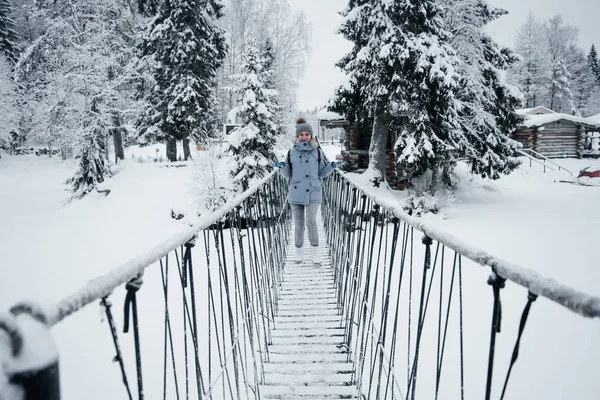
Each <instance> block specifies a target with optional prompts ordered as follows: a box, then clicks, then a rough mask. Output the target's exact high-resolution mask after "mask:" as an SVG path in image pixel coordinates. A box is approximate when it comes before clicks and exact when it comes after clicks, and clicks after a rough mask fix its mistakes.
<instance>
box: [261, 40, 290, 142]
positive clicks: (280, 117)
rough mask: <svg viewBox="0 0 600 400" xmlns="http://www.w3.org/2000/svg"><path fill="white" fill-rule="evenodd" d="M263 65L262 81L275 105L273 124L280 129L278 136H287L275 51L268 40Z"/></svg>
mask: <svg viewBox="0 0 600 400" xmlns="http://www.w3.org/2000/svg"><path fill="white" fill-rule="evenodd" d="M260 59H261V64H262V73H261V76H262V80H263V82H264V88H265V89H267V90H270V102H271V103H272V104H273V107H272V109H273V111H272V114H273V122H274V123H275V125H276V126H277V128H278V131H277V134H278V135H283V134H285V125H286V124H285V118H286V116H287V115H286V113H285V112H283V106H282V105H281V103H280V98H279V91H278V90H277V81H276V79H275V78H276V76H275V62H276V58H275V49H274V48H273V42H272V41H271V40H270V39H267V40H266V42H265V45H264V47H263V49H262V51H261V54H260Z"/></svg>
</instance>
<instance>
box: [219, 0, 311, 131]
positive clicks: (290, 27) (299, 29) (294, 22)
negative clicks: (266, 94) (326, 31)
mask: <svg viewBox="0 0 600 400" xmlns="http://www.w3.org/2000/svg"><path fill="white" fill-rule="evenodd" d="M224 3H225V16H224V18H222V20H221V26H222V27H223V29H225V31H226V32H227V38H228V44H229V51H228V53H227V57H226V59H225V62H224V65H223V68H222V69H221V71H220V74H219V87H220V88H221V90H220V91H219V101H220V112H221V116H222V119H223V120H226V118H227V115H228V113H229V112H230V111H231V109H233V108H234V107H235V106H237V105H238V103H237V99H236V97H235V94H234V93H232V92H231V91H230V90H227V88H229V87H231V86H233V82H232V81H231V77H232V76H235V75H237V74H239V73H241V67H242V57H243V54H244V52H245V47H246V43H247V41H248V38H249V37H250V36H254V37H255V38H256V41H257V43H259V47H262V46H263V45H264V44H265V43H266V42H267V41H269V42H270V43H271V45H272V53H273V58H274V60H273V68H272V70H273V73H272V79H273V86H270V85H267V87H273V88H274V89H276V90H277V92H278V93H279V95H278V99H279V100H278V103H279V105H281V106H282V111H281V113H280V115H281V120H282V121H285V122H286V124H284V125H285V128H286V129H287V131H291V132H293V129H294V116H295V115H296V112H297V110H296V97H297V96H296V93H297V89H298V81H299V79H300V77H301V76H302V72H303V71H304V68H305V65H306V61H307V55H308V46H309V42H310V31H311V29H310V25H309V23H308V22H307V20H306V16H305V15H304V13H303V12H301V11H298V10H294V9H293V8H292V7H291V6H290V2H289V1H288V0H224Z"/></svg>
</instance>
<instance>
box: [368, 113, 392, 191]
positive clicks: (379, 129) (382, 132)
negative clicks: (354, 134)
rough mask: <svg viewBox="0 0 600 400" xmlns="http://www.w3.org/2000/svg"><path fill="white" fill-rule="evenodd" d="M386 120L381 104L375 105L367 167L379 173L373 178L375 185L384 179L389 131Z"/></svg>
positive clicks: (387, 119) (386, 116) (387, 120)
mask: <svg viewBox="0 0 600 400" xmlns="http://www.w3.org/2000/svg"><path fill="white" fill-rule="evenodd" d="M388 122H389V118H388V115H387V114H386V113H385V111H384V110H383V106H381V107H377V111H376V114H375V120H374V122H373V135H372V136H371V145H370V147H369V169H372V170H375V171H376V172H378V173H379V177H375V178H374V179H373V184H374V185H375V186H377V187H378V186H379V184H380V183H381V182H384V181H385V173H386V172H385V148H386V145H387V139H388V133H389V127H388Z"/></svg>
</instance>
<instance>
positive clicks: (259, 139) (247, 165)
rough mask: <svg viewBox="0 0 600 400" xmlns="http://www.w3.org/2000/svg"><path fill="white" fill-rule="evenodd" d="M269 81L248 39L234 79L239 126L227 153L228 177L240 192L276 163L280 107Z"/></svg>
mask: <svg viewBox="0 0 600 400" xmlns="http://www.w3.org/2000/svg"><path fill="white" fill-rule="evenodd" d="M267 72H268V71H267ZM268 77H269V75H268V74H265V70H264V68H263V64H262V60H261V57H260V53H259V50H258V48H257V46H256V41H255V40H254V39H253V38H251V39H250V40H249V41H248V43H247V45H246V51H245V53H244V55H243V60H242V73H241V74H239V75H237V76H235V77H233V80H234V82H235V83H236V85H235V93H236V94H237V96H238V100H239V101H240V105H239V107H238V110H237V115H238V118H239V119H240V120H241V123H242V126H241V127H240V128H238V129H236V130H235V131H234V132H233V133H232V134H231V136H230V138H229V144H230V146H229V152H230V153H231V154H232V155H233V162H232V164H233V165H232V167H231V176H232V177H233V181H234V183H235V184H236V186H237V187H238V188H241V190H242V191H245V190H247V189H248V187H249V185H250V181H251V180H253V179H256V178H261V177H263V176H265V175H266V174H267V172H268V166H269V165H270V164H271V163H272V162H274V161H276V160H277V156H276V154H275V152H274V145H275V142H276V139H277V135H278V134H279V132H280V126H279V125H278V123H277V114H278V113H279V112H280V107H279V106H278V105H277V104H276V103H274V102H273V99H274V98H275V96H276V95H277V92H276V91H275V90H274V89H269V88H266V87H265V82H266V81H268Z"/></svg>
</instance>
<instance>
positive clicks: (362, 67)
mask: <svg viewBox="0 0 600 400" xmlns="http://www.w3.org/2000/svg"><path fill="white" fill-rule="evenodd" d="M440 11H441V9H440V7H439V5H438V4H437V2H435V1H433V0H423V1H418V2H414V1H408V0H401V1H395V2H390V1H385V0H376V1H364V0H360V1H351V2H350V4H349V6H348V8H347V10H346V11H345V12H344V15H345V17H346V19H345V22H344V24H343V25H342V27H341V28H340V32H341V33H342V35H344V36H345V37H346V38H347V39H348V40H350V41H352V42H353V43H354V46H353V49H352V51H351V53H350V54H348V55H347V56H346V57H344V58H343V59H342V60H341V61H340V63H339V66H340V67H341V68H342V69H343V70H344V72H345V73H346V74H347V75H348V77H349V81H348V84H346V85H345V86H344V87H341V88H339V89H338V91H337V93H336V99H335V100H334V108H335V109H336V110H339V111H342V112H344V114H346V115H348V114H354V117H357V118H363V117H364V115H365V114H367V113H368V114H370V116H371V117H373V120H374V124H373V135H372V139H371V147H370V149H369V163H370V164H369V168H370V169H371V170H373V171H374V172H375V175H376V177H375V178H374V180H373V182H374V183H375V184H378V181H381V180H383V175H384V168H385V166H384V162H383V160H384V156H385V153H384V150H385V144H386V141H387V130H388V127H389V125H390V124H391V123H394V122H399V121H397V120H396V121H394V119H396V118H397V117H396V115H397V113H395V112H394V110H392V107H393V106H397V108H398V109H400V110H404V111H406V114H407V117H406V120H405V121H402V127H401V129H400V132H399V138H398V141H397V143H396V145H397V152H398V154H399V156H398V162H399V164H400V165H401V166H402V167H410V168H412V169H415V170H416V171H417V172H419V173H422V172H425V171H426V170H429V169H431V170H432V171H433V172H434V179H433V180H432V181H433V185H432V186H431V187H430V190H431V191H432V192H433V191H435V188H436V186H435V185H436V184H437V180H438V173H439V167H442V168H443V171H444V175H443V177H444V178H447V179H446V180H448V179H449V172H450V171H451V169H452V167H453V165H454V164H455V162H456V159H455V156H454V154H453V149H455V148H457V147H459V146H460V142H461V141H463V138H461V137H460V133H459V132H457V130H456V129H455V126H456V118H457V110H456V109H455V108H454V92H455V90H456V88H457V83H458V76H457V75H456V73H455V68H456V66H457V64H458V59H457V58H456V56H455V53H454V51H453V49H452V48H451V47H450V46H448V44H447V34H446V32H445V31H444V30H443V29H442V27H441V19H440ZM362 100H364V103H363V104H364V106H361V105H359V104H358V103H357V102H358V101H362ZM394 114H396V115H394ZM457 134H458V136H457ZM377 175H378V177H377Z"/></svg>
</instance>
